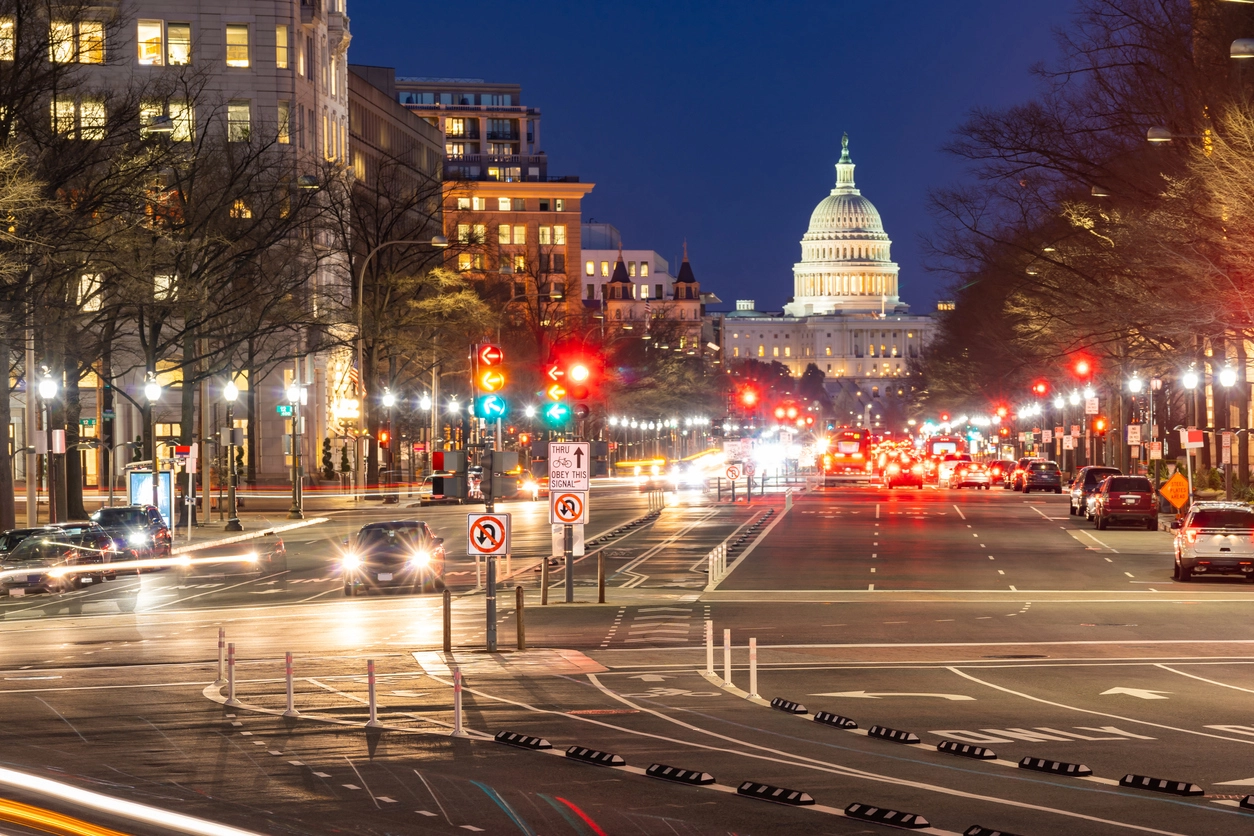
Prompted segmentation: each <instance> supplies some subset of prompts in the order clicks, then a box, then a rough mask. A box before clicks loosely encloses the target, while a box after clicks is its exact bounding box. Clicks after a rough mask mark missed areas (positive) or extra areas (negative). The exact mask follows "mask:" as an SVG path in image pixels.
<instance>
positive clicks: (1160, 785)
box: [1119, 775, 1206, 796]
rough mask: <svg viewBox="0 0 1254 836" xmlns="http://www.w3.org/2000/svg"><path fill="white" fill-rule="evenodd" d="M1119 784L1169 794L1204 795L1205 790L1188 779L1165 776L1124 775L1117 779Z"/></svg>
mask: <svg viewBox="0 0 1254 836" xmlns="http://www.w3.org/2000/svg"><path fill="white" fill-rule="evenodd" d="M1119 786H1121V787H1131V788H1132V789H1135V790H1150V791H1151V792H1165V793H1169V794H1170V795H1189V796H1193V795H1205V794H1206V791H1205V790H1203V789H1202V788H1201V787H1199V786H1198V785H1197V784H1190V783H1189V782H1188V781H1168V780H1166V779H1165V778H1150V777H1149V776H1147V775H1125V776H1123V777H1122V778H1120V779H1119Z"/></svg>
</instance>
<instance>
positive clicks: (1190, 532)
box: [1184, 528, 1197, 543]
mask: <svg viewBox="0 0 1254 836" xmlns="http://www.w3.org/2000/svg"><path fill="white" fill-rule="evenodd" d="M1184 539H1185V540H1188V541H1189V542H1190V543H1196V542H1197V529H1196V528H1186V529H1185V530H1184Z"/></svg>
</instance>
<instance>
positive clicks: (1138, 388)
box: [1125, 372, 1148, 473]
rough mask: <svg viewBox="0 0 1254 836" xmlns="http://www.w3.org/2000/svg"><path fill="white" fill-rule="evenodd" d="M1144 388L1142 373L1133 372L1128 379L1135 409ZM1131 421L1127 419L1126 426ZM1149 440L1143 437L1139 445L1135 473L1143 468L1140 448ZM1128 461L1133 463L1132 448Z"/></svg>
mask: <svg viewBox="0 0 1254 836" xmlns="http://www.w3.org/2000/svg"><path fill="white" fill-rule="evenodd" d="M1144 389H1145V381H1144V380H1141V376H1140V374H1138V373H1137V372H1133V373H1132V377H1131V378H1130V379H1129V380H1128V391H1129V392H1131V393H1132V399H1133V404H1134V410H1135V403H1136V399H1137V398H1138V397H1140V395H1141V392H1142V391H1143V390H1144ZM1130 423H1132V422H1131V421H1127V422H1125V426H1126V425H1127V424H1130ZM1147 440H1148V439H1141V443H1140V444H1138V445H1137V457H1136V470H1133V471H1132V472H1134V473H1135V472H1138V471H1139V470H1140V469H1141V454H1140V448H1141V447H1143V446H1144V445H1145V442H1146V441H1147ZM1128 463H1129V464H1131V463H1132V452H1131V451H1130V450H1129V451H1128ZM1129 470H1132V468H1129Z"/></svg>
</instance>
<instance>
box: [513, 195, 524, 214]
mask: <svg viewBox="0 0 1254 836" xmlns="http://www.w3.org/2000/svg"><path fill="white" fill-rule="evenodd" d="M513 204H514V211H515V212H526V211H527V200H526V198H521V197H516V198H514V200H513Z"/></svg>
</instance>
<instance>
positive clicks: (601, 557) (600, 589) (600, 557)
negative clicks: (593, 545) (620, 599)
mask: <svg viewBox="0 0 1254 836" xmlns="http://www.w3.org/2000/svg"><path fill="white" fill-rule="evenodd" d="M597 603H598V604H604V603H605V549H601V550H600V551H598V552H597Z"/></svg>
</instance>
